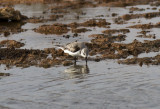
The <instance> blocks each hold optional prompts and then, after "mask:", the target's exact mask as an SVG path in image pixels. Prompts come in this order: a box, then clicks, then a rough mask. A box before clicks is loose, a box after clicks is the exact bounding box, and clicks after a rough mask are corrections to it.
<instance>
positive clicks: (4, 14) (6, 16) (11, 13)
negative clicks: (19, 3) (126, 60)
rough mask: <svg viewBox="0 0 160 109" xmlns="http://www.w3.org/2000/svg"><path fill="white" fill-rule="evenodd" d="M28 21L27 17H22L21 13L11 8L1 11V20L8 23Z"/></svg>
mask: <svg viewBox="0 0 160 109" xmlns="http://www.w3.org/2000/svg"><path fill="white" fill-rule="evenodd" d="M24 19H27V17H26V16H24V15H21V13H20V11H17V10H15V9H14V8H11V7H5V8H1V9H0V20H6V21H21V20H24Z"/></svg>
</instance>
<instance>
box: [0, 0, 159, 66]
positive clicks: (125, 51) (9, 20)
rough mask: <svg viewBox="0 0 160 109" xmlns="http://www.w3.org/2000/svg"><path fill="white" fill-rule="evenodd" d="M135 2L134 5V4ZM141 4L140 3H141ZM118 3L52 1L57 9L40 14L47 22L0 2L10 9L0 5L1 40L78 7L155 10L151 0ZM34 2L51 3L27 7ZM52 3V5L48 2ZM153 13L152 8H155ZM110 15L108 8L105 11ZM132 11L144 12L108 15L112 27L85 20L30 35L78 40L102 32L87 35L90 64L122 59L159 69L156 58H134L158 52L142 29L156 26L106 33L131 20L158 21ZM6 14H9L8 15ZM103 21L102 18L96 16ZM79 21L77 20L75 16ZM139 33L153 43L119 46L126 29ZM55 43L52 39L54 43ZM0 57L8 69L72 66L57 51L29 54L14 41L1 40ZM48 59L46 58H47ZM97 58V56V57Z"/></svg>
mask: <svg viewBox="0 0 160 109" xmlns="http://www.w3.org/2000/svg"><path fill="white" fill-rule="evenodd" d="M135 1H136V3H135ZM142 1H143V2H142ZM142 1H137V0H131V1H128V0H122V1H119V2H120V3H119V4H118V3H117V1H116V0H110V1H105V0H97V1H95V2H89V1H77V2H73V1H63V0H62V1H61V2H60V1H59V2H57V1H54V2H56V3H57V4H59V5H57V6H56V7H55V6H50V7H49V8H48V10H46V12H43V13H42V14H45V13H48V12H49V11H50V12H51V13H52V15H50V16H49V18H48V19H46V18H43V17H30V18H29V17H26V16H25V15H23V14H21V12H20V11H17V10H15V9H14V8H11V4H10V3H11V1H9V0H8V1H5V2H4V1H1V2H0V3H9V4H10V6H9V7H8V6H5V5H2V4H1V5H2V7H3V8H1V9H0V14H1V15H3V17H0V23H1V24H3V25H2V26H0V28H1V31H0V34H2V36H3V37H9V36H11V35H13V34H17V33H21V32H25V31H27V30H26V29H23V28H22V26H23V25H25V24H26V23H33V24H37V23H45V22H48V21H56V20H58V19H61V18H64V17H65V13H69V11H70V9H81V8H82V7H85V8H86V7H99V6H109V7H110V6H113V7H126V6H134V5H137V4H138V5H142V4H150V5H151V6H155V2H157V3H158V1H152V0H145V2H144V0H142ZM12 2H13V3H12V4H14V3H15V4H18V3H26V2H22V1H21V2H20V1H18V0H15V1H12ZM29 2H30V3H34V2H43V3H46V2H47V3H49V2H51V1H45V0H39V1H38V0H37V1H32V2H31V1H28V3H29ZM52 2H53V1H52ZM155 9H156V8H155ZM108 11H110V8H108ZM135 11H142V12H143V11H145V9H140V8H134V7H131V8H129V12H130V13H129V14H125V15H120V16H119V15H118V14H117V13H112V17H113V19H112V20H113V21H114V22H113V23H111V22H110V21H107V20H106V19H103V18H97V19H95V18H94V19H88V20H87V21H84V22H81V23H77V22H72V23H67V24H63V23H54V24H52V25H50V24H43V25H41V26H39V27H38V28H34V29H32V30H33V31H34V32H36V33H39V34H45V35H58V36H59V37H64V38H66V39H67V38H68V39H69V38H70V37H71V36H70V35H67V34H68V33H69V32H70V33H72V34H73V37H79V34H81V33H86V32H92V31H93V30H91V29H89V28H95V27H96V28H105V30H103V31H101V34H91V35H88V37H89V38H92V39H91V40H90V42H86V45H87V46H88V48H89V49H90V56H96V57H95V58H89V60H91V61H97V60H98V61H100V60H105V59H123V60H119V61H118V63H120V64H139V65H143V63H144V64H147V65H148V64H152V65H159V64H160V59H159V58H158V57H159V55H157V56H155V57H151V58H145V57H144V58H138V55H140V54H142V53H149V52H159V46H160V40H159V39H156V36H155V34H150V31H148V30H145V29H152V28H159V27H160V26H159V23H156V24H152V23H148V24H136V25H134V24H133V25H131V26H128V27H126V28H123V29H110V27H111V26H112V25H113V24H114V23H115V24H117V25H121V24H127V23H128V21H130V20H132V19H139V18H146V19H152V18H155V17H159V16H160V13H159V12H148V13H143V14H133V13H134V12H135ZM8 13H9V14H8ZM78 14H80V15H85V13H84V12H83V11H81V12H79V13H78ZM100 17H104V16H100ZM76 18H77V19H79V16H76ZM8 24H9V25H10V24H14V25H16V26H11V27H10V26H8ZM131 28H135V29H142V31H141V32H140V34H141V35H138V36H135V37H139V38H148V39H154V40H153V41H144V42H140V41H138V40H134V41H133V42H131V43H128V44H124V43H121V42H123V41H125V40H126V38H127V37H128V36H127V34H129V33H130V29H131ZM55 40H56V39H55ZM0 45H1V48H0V51H1V55H0V64H6V65H9V66H14V65H15V66H20V67H29V66H40V67H44V68H48V67H52V66H55V65H64V66H66V65H72V64H73V62H72V60H73V58H72V57H70V56H68V55H67V54H65V53H63V51H62V50H57V49H56V48H54V47H53V48H46V49H44V50H32V49H21V47H23V46H25V44H24V43H21V42H20V41H19V42H18V41H15V40H3V41H1V42H0ZM49 55H51V56H50V57H48V56H49ZM97 55H99V56H97ZM129 56H134V58H131V59H128V57H129ZM66 59H67V60H66Z"/></svg>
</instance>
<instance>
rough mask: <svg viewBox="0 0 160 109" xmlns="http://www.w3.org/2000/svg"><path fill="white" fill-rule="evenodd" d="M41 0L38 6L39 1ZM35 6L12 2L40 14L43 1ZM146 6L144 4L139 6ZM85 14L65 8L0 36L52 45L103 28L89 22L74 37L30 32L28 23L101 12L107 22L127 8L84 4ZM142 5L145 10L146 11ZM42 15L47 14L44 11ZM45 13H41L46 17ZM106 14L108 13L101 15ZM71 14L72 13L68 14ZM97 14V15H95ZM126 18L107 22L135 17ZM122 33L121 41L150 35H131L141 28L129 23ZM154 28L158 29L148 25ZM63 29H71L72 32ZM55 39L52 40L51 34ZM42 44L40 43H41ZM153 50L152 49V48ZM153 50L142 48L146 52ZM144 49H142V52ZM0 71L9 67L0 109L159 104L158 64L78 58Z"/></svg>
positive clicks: (1, 83) (0, 82) (144, 108)
mask: <svg viewBox="0 0 160 109" xmlns="http://www.w3.org/2000/svg"><path fill="white" fill-rule="evenodd" d="M39 5H40V7H38V6H39ZM33 7H34V6H32V5H31V6H24V5H17V6H15V8H16V9H19V10H20V11H22V13H23V14H24V15H27V16H29V17H33V16H38V17H39V16H41V15H42V12H43V11H44V10H46V6H45V5H41V4H36V5H35V8H33ZM138 7H143V8H147V7H150V6H149V5H145V6H138ZM81 10H82V11H83V12H85V13H86V15H81V16H80V19H75V18H74V16H75V15H76V14H77V13H76V11H77V10H76V11H75V10H73V12H71V13H68V14H67V15H66V16H65V17H64V18H61V19H59V20H57V21H53V22H46V23H39V24H31V23H27V24H25V25H23V26H22V28H23V29H27V31H26V32H22V33H19V34H13V35H10V36H8V37H1V39H0V40H4V39H14V40H18V41H19V40H21V39H23V40H21V42H24V43H25V46H24V47H22V48H29V49H30V48H32V49H44V48H51V47H53V46H54V45H56V44H59V45H64V44H66V43H69V42H73V41H75V40H78V41H88V42H89V41H90V39H91V38H88V35H90V34H98V33H101V31H103V30H105V29H106V28H97V27H94V28H90V29H91V30H92V31H89V32H86V33H81V34H79V35H80V36H79V37H76V38H69V39H66V38H63V37H61V36H62V35H60V36H57V35H44V34H39V33H35V32H34V31H33V30H32V29H33V28H37V27H38V26H39V25H43V24H53V23H56V22H61V23H71V22H75V21H76V22H84V21H86V20H87V19H91V18H97V17H96V16H98V15H104V17H102V18H105V19H106V20H107V21H109V22H112V23H113V21H112V17H111V14H112V13H113V12H115V13H118V14H119V15H123V14H126V13H128V12H129V11H128V7H127V8H111V11H109V12H107V10H108V7H97V8H83V9H81ZM150 11H151V10H149V11H147V10H146V11H144V12H150ZM152 12H153V11H152ZM47 15H50V14H49V13H47ZM47 15H44V16H45V17H46V18H47V17H48V16H47ZM107 15H109V17H106V16H107ZM71 16H72V17H71ZM100 18H101V17H100ZM139 20H140V21H141V23H142V24H143V23H149V22H154V23H156V22H158V20H159V18H158V17H157V18H153V19H148V20H146V19H145V20H144V18H141V19H139ZM128 22H129V23H128V24H124V25H117V24H112V25H111V28H113V29H119V28H125V27H128V26H130V25H133V22H135V23H134V24H138V20H137V19H133V20H130V21H128ZM130 31H131V32H130V33H128V34H127V38H126V40H125V41H123V43H130V42H132V41H133V40H134V39H138V40H140V41H144V40H153V39H147V38H138V37H135V36H136V35H137V32H140V31H141V30H138V29H130ZM151 31H152V32H153V33H155V34H156V36H157V38H159V37H158V34H159V30H158V29H151ZM68 34H70V35H72V33H71V32H69V33H68ZM54 39H56V40H54ZM42 44H43V46H42ZM156 54H157V53H156ZM154 55H155V53H149V54H147V56H148V57H150V56H154ZM144 56H146V54H141V55H140V57H144ZM0 70H1V72H4V73H10V76H7V77H1V79H0V92H1V93H0V98H1V99H0V109H1V108H2V109H53V108H54V109H63V108H67V109H82V108H83V109H159V108H160V104H159V102H160V97H159V95H160V73H159V70H160V66H146V65H144V66H142V67H140V66H138V65H119V64H118V63H117V60H103V61H100V62H94V61H89V62H88V66H86V65H85V62H84V61H82V60H79V61H78V63H77V66H67V67H64V66H56V67H51V68H47V69H44V68H39V67H34V66H33V67H29V68H19V67H12V68H7V67H6V66H5V65H1V66H0Z"/></svg>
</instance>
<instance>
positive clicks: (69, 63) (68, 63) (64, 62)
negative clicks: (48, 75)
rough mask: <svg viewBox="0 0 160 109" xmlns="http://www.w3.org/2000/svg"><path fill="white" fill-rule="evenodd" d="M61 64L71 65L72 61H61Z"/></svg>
mask: <svg viewBox="0 0 160 109" xmlns="http://www.w3.org/2000/svg"><path fill="white" fill-rule="evenodd" d="M62 64H63V65H64V66H69V65H72V64H73V62H72V61H63V62H62Z"/></svg>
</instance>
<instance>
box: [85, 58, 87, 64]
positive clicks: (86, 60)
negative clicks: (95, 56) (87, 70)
mask: <svg viewBox="0 0 160 109" xmlns="http://www.w3.org/2000/svg"><path fill="white" fill-rule="evenodd" d="M85 60H86V65H87V57H85Z"/></svg>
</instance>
